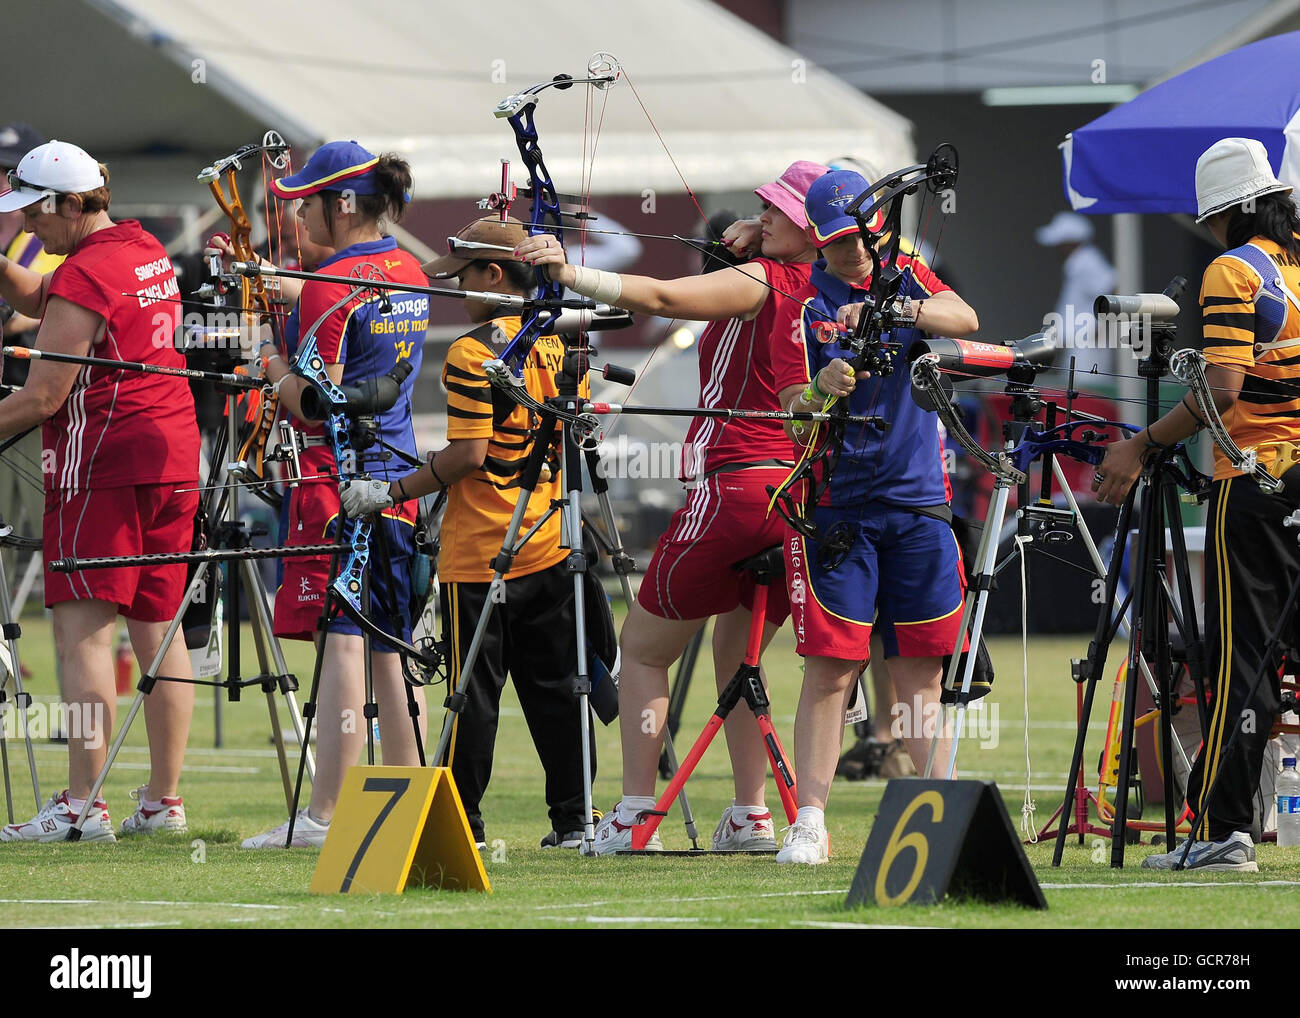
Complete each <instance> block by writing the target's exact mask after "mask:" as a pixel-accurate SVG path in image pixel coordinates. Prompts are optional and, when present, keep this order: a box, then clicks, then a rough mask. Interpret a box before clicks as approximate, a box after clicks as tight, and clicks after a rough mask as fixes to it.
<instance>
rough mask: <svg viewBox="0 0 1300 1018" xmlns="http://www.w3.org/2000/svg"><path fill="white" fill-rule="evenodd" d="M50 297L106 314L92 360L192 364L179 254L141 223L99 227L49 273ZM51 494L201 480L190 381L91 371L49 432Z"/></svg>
mask: <svg viewBox="0 0 1300 1018" xmlns="http://www.w3.org/2000/svg"><path fill="white" fill-rule="evenodd" d="M50 296H51V297H62V298H63V299H64V300H67V301H70V302H71V303H73V304H76V305H78V306H79V307H83V308H86V309H87V310H89V311H93V312H94V313H95V314H97V315H99V316H100V317H101V318H102V319H103V320H104V322H105V327H104V332H103V335H102V336H100V338H99V339H98V340H97V341H96V342H95V344H94V345H93V346H92V347H91V350H90V355H91V356H93V357H106V358H108V359H110V360H118V361H143V362H145V363H148V364H161V365H165V366H168V367H177V368H183V367H185V358H184V357H183V356H182V355H181V354H180V353H179V352H178V351H177V350H176V347H175V343H174V337H175V335H176V328H177V326H178V325H179V324H180V319H181V306H180V304H179V298H180V290H179V289H178V287H177V286H176V274H175V273H174V272H173V271H172V263H171V260H170V259H169V258H168V257H167V253H166V252H165V251H164V250H163V249H162V245H161V244H159V243H158V241H157V239H155V238H154V237H153V236H152V235H151V234H148V233H146V232H145V231H144V230H143V229H141V227H140V224H139V223H138V222H136V221H135V220H133V219H128V220H124V221H123V222H120V223H115V224H114V225H113V226H111V227H109V228H108V229H104V230H98V231H96V232H95V233H92V234H91V235H90V236H89V237H87V238H86V239H85V240H83V241H82V242H81V243H80V244H78V245H77V246H76V248H74V249H73V251H72V253H71V254H70V255H68V257H67V260H65V261H64V263H63V264H62V265H60V266H59V267H58V268H57V269H55V270H54V274H53V276H52V277H51V279H50ZM42 440H43V444H44V447H45V456H46V458H47V460H48V459H50V457H51V455H52V463H53V469H47V470H44V471H43V473H44V475H45V490H46V491H47V492H51V491H63V492H68V493H74V492H77V491H81V490H83V489H99V488H122V487H127V486H130V485H136V484H163V483H168V482H173V481H193V480H194V479H195V478H196V477H198V473H199V427H198V420H197V417H196V415H195V412H194V397H193V396H192V395H191V394H190V387H189V383H188V382H187V381H186V380H185V379H184V378H179V377H169V376H167V375H151V374H146V373H145V372H141V371H116V370H113V369H111V368H101V367H90V366H89V365H88V366H86V367H83V368H82V369H81V370H80V371H78V372H77V377H76V379H75V381H74V382H73V383H72V390H71V392H69V393H68V398H67V399H66V400H65V401H64V403H63V406H61V407H59V409H58V411H57V412H56V413H55V414H54V416H53V417H51V418H50V419H49V420H47V421H46V422H45V424H44V425H43V428H42Z"/></svg>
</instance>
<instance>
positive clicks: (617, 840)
mask: <svg viewBox="0 0 1300 1018" xmlns="http://www.w3.org/2000/svg"><path fill="white" fill-rule="evenodd" d="M643 823H645V821H644V820H641V821H639V822H638V823H635V824H625V823H623V822H621V821H620V820H619V819H618V806H617V805H615V807H614V808H613V809H611V810H610V811H609V812H608V813H606V814H605V815H604V816H603V817H601V818H600V821H599V823H597V824H596V844H595V846H594V848H593V849H592V853H591V854H592V855H613V854H614V853H615V852H630V851H631V850H632V832H633V831H634V830H635V829H636V828H637V827H640V826H641V824H643ZM663 850H664V846H663V842H661V841H660V840H659V832H658V831H655V833H654V834H652V835H650V840H649V841H647V842H646V846H645V851H647V852H662V851H663Z"/></svg>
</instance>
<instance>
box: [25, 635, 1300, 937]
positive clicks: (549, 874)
mask: <svg viewBox="0 0 1300 1018" xmlns="http://www.w3.org/2000/svg"><path fill="white" fill-rule="evenodd" d="M1085 642H1086V641H1085V639H1084V638H1082V637H1080V638H1078V639H1074V638H1070V639H1060V638H1051V639H1049V638H1039V639H1035V640H1034V641H1033V642H1032V643H1031V647H1030V655H1029V701H1030V704H1029V706H1030V710H1029V715H1030V722H1029V753H1030V760H1031V761H1032V773H1031V774H1030V776H1029V787H1030V793H1031V795H1032V798H1033V799H1034V800H1035V801H1036V803H1037V813H1036V817H1035V823H1036V825H1037V826H1041V825H1042V824H1043V823H1045V822H1046V820H1047V818H1048V817H1049V816H1050V815H1051V813H1052V812H1053V811H1054V810H1055V809H1056V807H1057V806H1059V805H1060V801H1061V798H1062V791H1063V788H1064V783H1065V776H1066V772H1067V770H1068V767H1069V755H1070V750H1071V747H1072V742H1073V734H1074V727H1075V725H1074V715H1075V706H1074V697H1075V687H1074V683H1073V682H1071V681H1070V678H1069V668H1068V658H1069V657H1071V656H1079V655H1081V654H1082V653H1083V650H1084V646H1085ZM992 650H993V655H994V658H995V661H996V662H997V665H998V681H997V686H996V687H995V690H994V692H993V694H992V695H991V696H990V697H989V703H988V706H987V708H986V710H987V712H988V713H987V715H986V718H987V721H986V722H984V723H982V725H981V727H980V729H979V731H980V733H981V735H982V739H981V741H972V742H970V743H967V744H965V745H964V747H963V750H962V753H961V756H960V763H961V770H962V774H963V776H964V777H973V778H984V779H989V780H994V781H996V782H997V784H998V787H999V789H1000V790H1001V792H1002V794H1003V796H1004V798H1005V801H1006V803H1007V808H1008V812H1009V813H1010V815H1011V818H1012V822H1013V823H1014V824H1017V825H1018V824H1019V821H1020V813H1021V802H1022V800H1023V798H1024V791H1025V782H1026V773H1025V747H1024V731H1025V729H1024V714H1025V711H1024V697H1023V695H1022V686H1021V657H1020V645H1019V641H1018V640H1017V639H1012V638H999V639H997V640H995V641H994V642H993V645H992ZM21 651H22V654H23V659H24V662H25V663H26V664H27V665H28V667H29V668H30V669H31V671H32V678H31V680H30V687H29V688H30V689H31V691H32V692H33V693H35V694H36V695H37V696H38V698H43V697H48V698H53V697H54V693H55V690H54V682H53V678H52V676H53V671H52V664H51V656H52V648H51V645H50V638H49V630H48V625H47V624H46V623H45V622H44V621H43V620H42V619H40V618H39V617H37V618H35V619H30V620H27V621H25V623H24V635H23V638H22V643H21ZM286 653H287V654H288V656H289V658H290V665H291V667H292V668H293V669H294V670H295V671H296V673H297V674H298V676H299V678H300V680H301V681H302V683H303V687H304V689H303V691H302V695H303V696H304V697H305V693H306V686H307V684H308V681H309V677H310V674H311V659H310V655H309V654H307V653H305V648H304V647H303V646H302V645H299V644H286ZM767 666H768V669H769V673H770V676H771V682H772V699H773V703H774V716H775V720H776V724H777V727H778V730H779V731H780V732H781V734H782V736H783V739H784V740H785V742H786V746H787V749H788V750H789V751H791V752H793V736H792V729H793V714H794V704H795V700H796V695H797V688H798V682H799V661H798V658H797V657H796V656H795V655H794V653H793V650H792V646H791V637H790V634H789V632H788V631H783V632H782V633H781V634H780V636H779V637H778V639H777V643H776V644H775V645H774V647H773V649H772V650H771V651H769V653H768V656H767ZM251 670H252V662H251V661H250V662H248V664H247V665H246V668H245V671H246V673H247V672H249V671H251ZM707 685H708V678H707V675H700V676H698V678H697V683H696V685H695V688H694V689H693V690H692V695H691V699H690V702H689V705H688V710H687V718H686V721H685V723H684V732H683V734H682V735H681V737H680V738H679V742H681V743H687V742H688V741H689V740H690V739H693V738H694V736H695V734H696V733H698V731H699V730H700V728H701V726H702V725H703V723H704V720H705V718H706V717H707V716H708V714H709V712H710V711H711V709H712V707H713V706H714V698H713V695H712V693H711V691H710V690H708V689H707V688H706V686H707ZM1109 693H1110V688H1109V683H1107V684H1105V685H1104V686H1103V688H1102V690H1101V694H1100V696H1099V701H1100V702H1099V703H1098V705H1097V708H1096V710H1095V713H1094V719H1093V728H1094V730H1095V741H1093V742H1091V743H1090V745H1089V750H1088V758H1089V761H1090V765H1089V769H1090V770H1091V768H1092V767H1093V766H1095V761H1096V753H1097V749H1096V747H1097V746H1098V745H1099V743H1100V739H1101V735H1102V731H1101V729H1102V727H1103V726H1104V721H1105V715H1104V711H1105V709H1106V705H1108V703H1109ZM432 699H440V697H431V700H432ZM128 702H129V701H128V700H125V699H124V700H122V701H120V709H119V714H122V713H124V712H125V707H126V705H127V703H128ZM199 702H200V706H199V709H198V710H197V712H196V716H195V724H194V730H193V734H192V737H191V741H190V747H191V748H190V751H189V754H188V757H187V761H186V776H185V780H184V784H183V788H182V792H183V794H184V796H185V800H186V805H187V809H188V812H189V822H190V832H189V834H188V835H186V836H185V837H183V838H172V839H167V838H134V839H123V840H121V841H119V842H118V843H117V844H116V845H96V844H86V845H78V844H67V843H60V844H51V845H22V844H5V845H0V887H2V888H3V891H0V897H3V899H4V916H5V920H4V923H5V925H6V926H9V927H25V928H36V927H46V928H48V927H60V928H97V927H122V928H129V927H257V928H306V927H327V928H364V927H380V928H383V927H388V928H402V927H484V928H503V927H522V928H539V927H556V928H589V929H590V928H606V927H647V926H649V927H660V928H692V929H698V928H718V927H737V928H761V927H827V926H830V927H836V926H838V925H839V924H850V925H854V926H871V925H886V924H888V925H907V926H926V927H945V928H975V927H1021V928H1076V929H1087V928H1097V927H1109V928H1120V927H1152V928H1158V927H1167V926H1170V925H1178V926H1183V927H1211V928H1247V927H1249V928H1260V927H1278V928H1286V927H1291V926H1293V925H1294V923H1295V915H1296V914H1297V909H1298V908H1300V852H1297V851H1294V850H1283V849H1278V848H1276V847H1274V846H1271V845H1265V846H1261V847H1260V848H1259V850H1258V854H1259V862H1260V870H1261V872H1260V873H1259V874H1258V875H1234V874H1201V875H1189V874H1185V873H1178V874H1158V873H1154V872H1152V871H1147V870H1142V869H1140V868H1139V860H1140V858H1141V857H1142V856H1143V855H1145V854H1147V853H1148V852H1150V851H1152V849H1151V848H1150V847H1149V846H1147V845H1142V846H1134V847H1131V848H1130V850H1129V854H1128V860H1129V863H1128V866H1127V868H1125V869H1123V870H1118V871H1117V870H1112V869H1111V868H1110V867H1109V865H1108V861H1109V843H1106V844H1105V845H1103V844H1102V843H1101V841H1100V839H1089V841H1088V842H1087V843H1086V844H1084V845H1083V846H1079V845H1078V844H1076V843H1075V841H1074V840H1073V839H1072V840H1071V842H1070V844H1069V846H1068V848H1067V850H1066V853H1065V864H1064V865H1063V866H1062V867H1061V868H1059V869H1053V868H1052V867H1051V866H1050V861H1051V852H1052V843H1051V842H1046V843H1043V844H1037V845H1030V846H1028V847H1027V852H1028V855H1029V858H1030V860H1031V862H1032V864H1033V866H1034V868H1035V871H1036V873H1037V876H1038V879H1039V881H1040V883H1041V885H1042V887H1043V890H1044V893H1045V895H1046V898H1047V901H1048V904H1049V906H1050V907H1049V908H1048V910H1046V911H1033V910H1029V909H1025V908H1021V907H1018V906H999V905H991V904H985V903H975V902H955V901H948V902H945V903H943V904H940V905H938V906H934V907H916V906H911V907H906V908H903V909H892V910H886V909H880V908H875V907H871V908H862V909H854V910H846V909H845V908H844V898H845V894H846V892H847V889H848V887H849V884H850V882H851V880H852V877H853V873H854V870H855V868H856V865H857V862H858V859H859V856H860V855H861V853H862V850H863V846H864V844H865V842H866V838H867V834H868V832H869V830H870V826H871V823H872V819H873V817H874V815H875V812H876V809H877V806H878V804H879V802H880V797H881V794H882V792H883V789H884V783H883V782H881V781H866V782H856V783H849V782H842V781H837V783H836V786H835V788H834V790H833V792H832V797H831V802H830V809H829V813H828V817H827V820H828V827H829V829H830V834H831V845H832V852H833V854H832V858H831V861H830V863H829V864H828V865H825V866H820V867H784V866H780V867H779V866H777V865H776V864H775V863H774V862H773V861H772V860H771V859H770V858H762V857H748V856H740V857H717V856H709V857H704V858H693V859H687V858H678V857H674V858H660V859H655V858H627V857H615V858H602V859H595V860H593V859H584V858H580V857H578V855H577V854H576V853H572V852H560V851H555V850H550V851H543V850H541V849H540V848H539V847H538V841H539V839H540V838H541V836H542V835H543V834H545V833H546V831H547V830H548V828H549V823H548V822H547V820H546V810H545V805H544V802H543V799H542V775H541V770H540V767H539V765H538V763H537V759H536V755H535V754H534V752H533V749H532V745H531V742H530V741H529V738H528V735H527V731H526V729H525V727H524V723H523V718H522V715H521V713H520V711H519V707H518V702H517V700H516V699H515V697H514V695H513V692H512V691H507V693H506V697H505V700H504V701H503V717H502V724H501V731H500V736H499V740H498V745H497V758H496V768H495V772H494V776H493V783H492V787H491V789H490V790H489V793H488V796H487V798H486V800H485V802H484V816H485V819H486V822H487V839H488V841H489V842H490V843H491V846H490V850H489V851H488V852H487V853H485V860H486V866H487V870H488V874H489V876H490V878H491V881H492V884H493V890H494V893H493V894H491V895H480V894H469V893H458V892H453V891H437V890H427V889H416V890H411V891H408V892H407V893H406V894H404V895H401V896H371V897H359V896H350V897H342V896H336V897H322V896H313V895H310V894H308V893H307V886H308V884H309V882H310V879H311V875H312V870H313V867H314V865H315V861H316V855H317V853H316V852H315V851H313V850H297V851H293V852H256V853H250V852H245V851H243V850H241V849H240V847H239V842H240V840H241V839H242V838H244V837H247V836H249V835H251V834H254V833H256V832H258V831H261V830H263V829H265V828H267V827H269V826H271V825H273V824H275V823H278V822H279V821H281V820H283V818H284V816H285V806H284V799H283V793H282V791H281V785H280V778H279V769H278V766H277V763H276V760H275V755H274V751H273V749H272V748H271V745H270V739H269V733H270V726H269V721H268V715H267V708H266V704H265V699H264V697H263V696H262V695H261V694H260V693H253V692H246V693H245V695H244V699H243V700H242V701H241V702H240V703H237V704H229V703H227V704H225V705H224V707H223V710H224V724H225V746H224V747H223V748H221V749H215V748H213V731H214V724H213V721H214V719H213V702H212V693H211V691H210V690H203V691H201V692H200V701H199ZM281 716H282V718H283V717H284V714H283V711H282V714H281ZM436 721H439V722H440V717H438V718H436ZM989 722H992V723H991V724H990V723H989ZM435 730H436V727H435ZM598 746H599V760H600V774H599V777H598V779H597V790H596V804H597V806H598V807H601V808H608V807H609V806H610V805H612V803H613V802H614V801H615V800H616V799H617V798H618V794H619V780H618V773H619V763H618V761H619V756H618V736H617V731H616V726H615V728H609V729H606V728H600V729H599V730H598ZM36 753H37V762H38V768H39V772H40V780H41V788H42V792H43V794H46V795H48V794H50V793H51V792H53V791H55V790H57V789H59V788H62V787H63V785H64V784H65V783H66V758H65V751H64V748H63V747H62V746H60V745H56V744H52V743H40V744H38V746H37V750H36ZM9 755H10V764H11V769H12V772H13V787H14V794H15V800H16V801H15V811H16V812H17V813H19V814H21V816H20V817H19V819H26V818H27V817H28V816H30V815H31V813H32V812H33V810H32V809H31V806H32V800H31V785H30V781H29V780H28V777H27V772H26V762H25V758H24V756H23V753H22V743H21V742H20V741H12V740H11V741H10V742H9ZM726 759H727V758H726V752H725V749H724V747H723V746H722V744H721V739H719V740H718V741H717V743H716V744H715V746H714V747H713V748H712V749H711V751H710V753H709V754H708V755H707V756H706V757H705V758H704V760H703V762H702V763H701V765H700V767H699V769H698V771H697V773H696V776H695V777H694V778H693V779H692V781H691V782H690V784H689V785H688V791H689V793H690V795H691V800H692V805H693V806H694V809H695V812H696V815H697V817H698V822H699V825H700V827H701V837H702V840H703V841H704V842H705V843H706V844H707V839H708V837H709V834H710V833H711V831H712V829H713V825H714V823H715V822H716V820H717V818H718V816H719V814H720V811H721V809H722V807H723V806H724V805H726V804H727V803H729V801H730V778H729V774H728V769H727V764H726ZM146 773H147V754H146V751H145V749H144V726H143V722H142V720H141V721H140V722H138V723H137V725H136V726H135V729H134V730H133V731H132V733H131V737H130V740H129V743H128V747H127V749H126V750H125V751H124V753H123V755H122V757H121V758H120V760H119V762H118V764H117V766H116V768H115V769H114V771H113V773H112V774H111V776H110V779H109V783H108V786H107V795H106V798H107V799H108V802H109V807H110V811H111V813H112V816H113V819H114V822H115V824H117V823H120V822H121V820H122V818H123V817H125V816H126V814H127V811H128V808H129V806H128V803H129V800H128V798H127V791H128V789H130V788H133V787H135V786H136V785H137V784H139V783H141V782H142V781H143V780H144V776H145V775H146ZM1095 776H1096V775H1095V771H1094V772H1092V773H1091V775H1090V777H1091V778H1092V779H1093V780H1095ZM769 787H770V786H769ZM769 802H770V803H771V804H772V806H773V807H774V812H776V813H778V814H779V803H778V801H777V799H776V796H775V792H774V791H772V792H771V794H770V797H769ZM1155 812H1156V810H1155V808H1153V807H1148V816H1150V815H1151V814H1154V813H1155ZM661 831H662V833H663V836H664V842H665V845H666V847H669V848H686V847H689V846H688V843H687V841H686V838H685V835H684V833H683V830H682V826H681V823H680V819H679V816H678V815H677V813H674V814H673V815H671V816H670V817H669V818H668V819H667V820H666V821H665V822H664V825H663V827H662V828H661ZM1121 888H1124V889H1125V890H1123V891H1122V892H1121V893H1117V892H1118V891H1119V889H1121Z"/></svg>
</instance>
